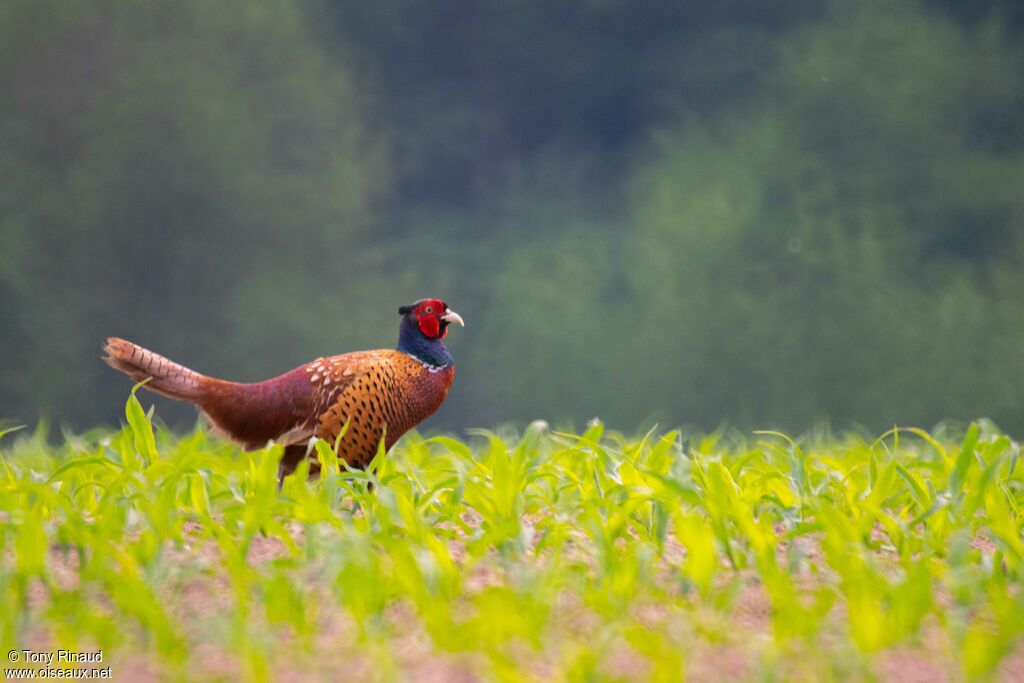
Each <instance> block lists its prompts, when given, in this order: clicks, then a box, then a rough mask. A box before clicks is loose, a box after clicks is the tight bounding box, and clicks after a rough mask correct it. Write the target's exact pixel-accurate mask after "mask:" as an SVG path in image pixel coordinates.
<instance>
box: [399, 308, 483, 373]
mask: <svg viewBox="0 0 1024 683" xmlns="http://www.w3.org/2000/svg"><path fill="white" fill-rule="evenodd" d="M398 313H399V315H401V316H402V323H401V325H400V326H399V329H398V350H399V351H404V352H405V353H408V354H409V355H411V356H415V357H416V358H417V359H419V360H420V361H422V362H424V363H426V364H427V365H431V366H434V367H446V366H448V365H451V364H452V357H451V354H449V353H448V349H447V348H445V345H444V343H443V342H442V341H441V340H442V339H444V338H445V336H446V335H447V334H448V325H449V324H451V323H456V324H457V325H460V326H462V327H465V325H466V323H464V322H463V320H462V316H460V315H459V314H458V313H456V312H455V311H453V310H451V309H450V308H448V304H446V303H445V302H443V301H441V300H440V299H420V300H419V301H417V302H415V303H412V304H409V305H408V306H402V307H401V308H399V309H398Z"/></svg>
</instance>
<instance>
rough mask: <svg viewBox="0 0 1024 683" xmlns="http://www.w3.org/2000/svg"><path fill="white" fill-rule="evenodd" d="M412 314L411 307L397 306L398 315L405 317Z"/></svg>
mask: <svg viewBox="0 0 1024 683" xmlns="http://www.w3.org/2000/svg"><path fill="white" fill-rule="evenodd" d="M411 312H412V306H399V308H398V315H406V314H407V313H411Z"/></svg>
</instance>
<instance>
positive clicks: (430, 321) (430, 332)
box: [419, 314, 448, 339]
mask: <svg viewBox="0 0 1024 683" xmlns="http://www.w3.org/2000/svg"><path fill="white" fill-rule="evenodd" d="M419 324H420V332H422V333H423V336H424V337H426V338H427V339H437V337H438V334H439V333H440V332H441V321H440V320H438V319H437V316H436V315H430V314H420V316H419ZM447 331H448V330H445V332H447Z"/></svg>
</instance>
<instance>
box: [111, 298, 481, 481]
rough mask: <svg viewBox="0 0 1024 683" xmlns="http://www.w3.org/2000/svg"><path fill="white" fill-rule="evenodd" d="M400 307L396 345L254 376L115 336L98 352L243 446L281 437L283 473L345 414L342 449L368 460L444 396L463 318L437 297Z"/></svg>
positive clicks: (350, 459)
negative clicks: (214, 370) (180, 360)
mask: <svg viewBox="0 0 1024 683" xmlns="http://www.w3.org/2000/svg"><path fill="white" fill-rule="evenodd" d="M398 312H399V314H400V315H401V316H402V322H401V324H400V325H399V330H398V347H397V348H396V349H394V350H391V349H380V350H377V351H356V352H353V353H346V354H343V355H341V356H331V357H330V358H317V359H316V360H314V361H313V362H311V363H307V364H305V365H300V366H299V367H297V368H295V369H294V370H291V371H289V372H286V373H284V374H283V375H280V376H279V377H275V378H273V379H268V380H266V381H264V382H257V383H254V384H242V383H239V382H228V381H225V380H221V379H214V378H213V377H207V376H205V375H201V374H199V373H198V372H194V371H193V370H189V369H188V368H186V367H184V366H183V365H179V364H177V363H174V362H172V361H170V360H168V359H166V358H164V357H163V356H160V355H157V354H155V353H153V352H152V351H149V350H147V349H144V348H142V347H141V346H137V345H135V344H132V343H131V342H128V341H125V340H123V339H117V338H116V337H112V338H110V339H108V340H107V343H106V345H105V347H104V350H105V351H106V353H107V356H106V358H105V359H104V360H106V361H107V363H108V364H109V365H110V366H111V367H114V368H117V369H118V370H120V371H121V372H124V373H125V374H127V375H128V376H129V377H131V378H132V379H133V380H135V381H136V382H141V381H143V380H145V379H149V382H147V383H146V384H145V385H144V386H145V388H146V389H149V390H151V391H155V392H157V393H159V394H163V395H164V396H169V397H170V398H173V399H177V400H179V401H188V402H189V403H194V404H195V405H197V406H198V407H199V409H200V410H201V411H202V412H203V414H205V415H206V417H207V418H208V419H209V420H210V422H211V423H212V424H213V426H214V427H215V428H216V429H217V430H219V431H221V432H223V433H224V434H226V435H227V436H228V437H230V438H231V439H233V440H234V441H237V442H238V443H240V444H241V445H242V446H244V447H245V448H248V449H255V448H262V447H263V446H265V445H266V444H267V442H268V441H271V440H273V441H274V442H276V443H279V444H283V445H284V446H285V453H284V456H283V458H282V460H281V470H280V473H279V476H280V478H281V480H282V481H283V479H284V477H285V476H287V475H288V474H290V473H291V472H292V471H294V470H295V467H296V466H297V465H298V463H299V462H300V461H301V460H302V459H303V458H305V457H306V452H307V444H308V441H309V439H310V437H313V436H317V437H319V438H321V439H324V440H325V441H327V442H329V443H331V444H334V443H335V440H336V439H337V437H338V434H339V433H340V432H341V429H342V427H343V426H344V425H345V424H346V422H347V423H348V425H349V426H348V430H347V431H346V432H345V436H344V437H343V438H342V440H341V444H340V449H339V455H340V457H341V458H343V459H344V460H345V461H346V462H347V463H349V464H350V465H351V466H353V467H365V466H366V465H367V464H368V463H369V462H370V460H372V459H373V457H374V456H375V455H376V454H377V449H378V447H379V445H380V442H381V439H383V440H384V447H385V449H390V448H391V446H392V445H394V443H395V442H396V441H398V439H399V437H401V436H402V435H403V434H404V433H405V432H407V431H408V430H409V429H411V428H412V427H414V426H415V425H417V424H419V423H420V422H421V421H422V420H424V419H426V418H427V417H429V416H430V415H431V414H433V412H434V411H435V410H437V409H438V407H440V405H441V403H442V402H444V399H445V396H446V395H447V394H448V389H449V388H450V387H451V385H452V379H453V378H454V377H455V365H454V363H453V362H452V357H451V354H449V353H448V349H447V348H445V345H444V342H443V341H442V340H443V339H444V338H445V335H446V334H447V333H448V325H449V323H457V324H459V325H463V326H464V325H465V323H464V322H463V321H462V317H461V316H459V314H458V313H456V312H455V311H453V310H451V309H449V308H448V305H447V304H445V302H443V301H441V300H439V299H421V300H420V301H417V302H416V303H414V304H411V305H409V306H402V307H401V308H399V309H398ZM315 468H316V466H314V467H313V469H315Z"/></svg>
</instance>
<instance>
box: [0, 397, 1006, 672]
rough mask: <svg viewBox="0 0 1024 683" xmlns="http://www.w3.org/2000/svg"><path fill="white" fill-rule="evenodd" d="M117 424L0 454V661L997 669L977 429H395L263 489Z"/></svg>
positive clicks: (998, 633) (353, 667) (234, 453)
mask: <svg viewBox="0 0 1024 683" xmlns="http://www.w3.org/2000/svg"><path fill="white" fill-rule="evenodd" d="M127 421H128V423H129V427H127V428H125V429H124V430H123V431H120V432H115V433H109V432H97V433H90V434H86V435H82V436H73V435H67V436H66V437H65V443H64V444H63V445H60V446H57V447H54V446H52V445H47V444H46V442H45V441H44V440H43V439H42V438H40V437H38V436H32V435H27V436H26V435H24V434H25V432H21V433H19V434H9V435H6V436H4V437H3V441H2V442H0V446H2V449H0V458H2V460H0V545H2V547H0V551H2V558H3V559H2V564H0V604H2V605H3V609H2V610H0V635H2V640H3V645H4V647H3V652H5V653H6V652H7V651H8V650H12V649H16V650H18V651H20V652H22V653H23V652H24V650H31V651H35V652H46V651H55V650H56V649H57V648H65V649H68V650H71V651H75V652H81V651H95V650H96V649H100V650H102V652H103V662H102V665H90V666H109V667H110V670H111V673H112V678H113V679H114V680H123V681H146V680H165V679H169V680H182V681H195V680H198V681H202V680H256V681H262V680H282V681H317V680H323V681H335V680H359V681H376V680H382V681H384V680H410V681H470V680H508V681H518V680H537V681H550V680H554V681H558V680H568V681H577V680H579V681H604V680H657V681H677V680H681V679H683V678H684V677H685V678H686V679H688V680H695V681H718V680H723V681H744V680H759V681H763V680H780V681H781V680H786V681H788V680H808V681H811V680H813V681H818V680H843V681H845V680H854V681H868V680H893V681H927V682H928V683H938V682H941V681H959V680H989V679H996V680H1006V681H1021V680H1024V640H1022V639H1024V595H1022V591H1021V577H1022V573H1024V541H1022V536H1021V511H1020V508H1021V506H1022V505H1024V473H1022V472H1021V469H1022V467H1021V466H1020V465H1019V464H1018V457H1019V449H1018V445H1017V444H1016V443H1014V442H1013V441H1011V440H1010V439H1009V438H1007V437H1006V436H1004V435H1002V434H1000V433H999V432H998V431H997V430H996V428H995V427H994V426H992V425H990V424H987V423H985V422H980V423H977V424H972V425H970V427H969V428H967V429H966V430H960V431H957V432H955V433H954V431H953V430H944V429H939V430H937V431H935V432H933V433H930V434H929V433H925V432H921V431H917V430H909V429H908V430H901V431H899V432H896V431H893V432H890V433H887V434H885V435H883V436H881V437H879V438H878V439H877V440H873V439H872V438H866V437H862V436H858V435H849V434H846V435H832V434H829V433H826V432H824V431H823V432H821V433H816V434H812V435H809V436H807V437H804V438H802V439H798V440H795V441H792V440H790V439H788V438H787V437H785V436H782V435H779V434H773V433H759V434H753V435H737V434H733V433H728V432H726V433H717V434H711V435H701V434H694V433H683V434H680V433H678V432H669V433H660V432H652V433H650V434H647V435H640V436H638V437H635V438H633V437H624V436H622V435H619V434H615V433H610V432H608V431H607V430H605V429H604V428H603V427H602V426H601V425H600V424H594V425H592V426H591V427H590V428H589V429H588V430H587V431H586V432H585V433H583V434H580V435H572V434H562V433H558V432H557V431H555V430H552V429H549V428H548V427H547V426H546V425H543V424H541V423H535V424H533V425H531V426H530V427H529V428H527V430H526V431H525V433H522V434H513V433H504V432H500V433H498V434H493V433H486V432H476V433H474V434H472V435H470V438H469V440H468V441H467V442H460V441H457V440H453V439H450V438H446V437H437V438H433V439H423V438H422V437H420V436H417V435H415V434H410V435H409V436H407V437H406V438H405V439H404V440H403V441H402V442H401V443H400V444H399V446H398V447H397V448H396V449H395V450H394V451H393V452H392V453H391V454H390V455H389V456H388V457H387V458H383V459H381V458H378V466H377V469H376V472H375V473H374V474H368V473H364V472H342V473H340V474H328V475H326V476H325V477H324V478H323V479H320V480H315V481H306V479H305V478H304V477H302V476H298V477H294V478H290V479H289V480H288V481H286V483H285V485H284V488H283V490H281V491H278V488H277V482H276V473H277V463H276V457H277V453H276V452H275V451H274V450H266V451H259V452H255V453H243V452H241V451H239V450H238V449H236V448H234V447H232V446H230V445H228V444H226V443H224V442H222V441H219V440H216V439H214V438H213V437H211V436H209V435H207V434H206V433H205V432H203V431H197V432H195V433H193V434H189V435H186V436H175V435H172V434H170V433H165V432H163V431H158V432H157V433H156V434H155V435H154V433H153V431H152V429H151V427H150V421H149V419H148V418H147V416H146V415H145V413H144V411H143V409H142V407H141V406H140V404H139V403H138V402H137V401H136V400H135V399H134V398H132V399H131V400H130V401H129V403H128V408H127ZM317 451H318V454H319V457H321V458H323V459H324V460H325V461H326V464H327V465H328V466H327V467H325V468H324V470H325V471H326V472H333V471H335V468H334V467H333V466H332V465H333V462H332V460H334V457H333V452H332V450H331V447H330V445H328V444H325V443H319V444H317ZM22 656H24V655H22ZM22 665H24V663H22ZM8 666H12V665H11V664H10V663H9V662H6V661H5V663H4V667H8ZM54 666H58V665H54ZM76 666H80V665H76Z"/></svg>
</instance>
